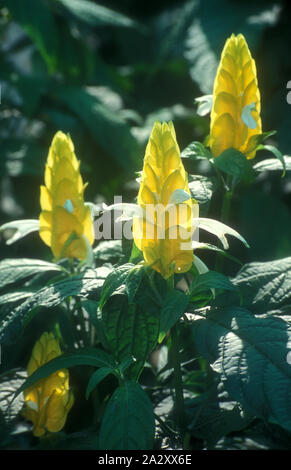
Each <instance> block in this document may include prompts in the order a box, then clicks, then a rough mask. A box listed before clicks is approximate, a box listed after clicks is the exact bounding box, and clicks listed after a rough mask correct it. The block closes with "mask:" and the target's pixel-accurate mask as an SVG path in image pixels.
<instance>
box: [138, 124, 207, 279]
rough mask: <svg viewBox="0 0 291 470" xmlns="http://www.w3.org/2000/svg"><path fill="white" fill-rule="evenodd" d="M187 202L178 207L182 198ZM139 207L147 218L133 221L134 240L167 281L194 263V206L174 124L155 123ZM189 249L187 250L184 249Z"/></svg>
mask: <svg viewBox="0 0 291 470" xmlns="http://www.w3.org/2000/svg"><path fill="white" fill-rule="evenodd" d="M181 196H182V199H183V198H184V202H182V203H179V204H178V202H177V201H178V200H179V198H181ZM187 198H188V199H187ZM138 204H139V206H140V207H141V208H142V209H143V211H144V217H141V218H134V223H133V236H134V241H135V244H136V245H137V247H138V248H139V249H140V250H141V251H142V252H143V256H144V260H145V262H146V264H147V265H149V266H151V267H152V268H153V269H155V270H156V271H158V272H159V273H161V275H162V276H163V277H164V278H165V279H166V278H168V277H170V276H171V275H172V274H173V273H183V272H186V271H188V270H189V269H190V267H191V265H192V262H193V258H194V257H193V250H192V246H191V238H192V233H193V229H192V224H191V221H192V215H193V214H192V206H195V207H196V212H197V210H198V204H196V201H194V204H193V201H191V198H190V191H189V187H188V176H187V173H186V172H185V169H184V166H183V164H182V160H181V157H180V150H179V147H178V144H177V140H176V134H175V129H174V126H173V123H172V122H170V123H169V124H167V123H163V124H161V123H159V122H156V123H155V125H154V127H153V130H152V133H151V136H150V139H149V142H148V144H147V147H146V153H145V158H144V165H143V172H142V177H141V183H140V189H139V193H138ZM185 247H186V249H185ZM187 248H188V249H187Z"/></svg>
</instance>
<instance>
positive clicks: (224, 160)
mask: <svg viewBox="0 0 291 470" xmlns="http://www.w3.org/2000/svg"><path fill="white" fill-rule="evenodd" d="M213 164H214V165H215V166H216V167H217V168H219V169H220V170H221V171H224V172H225V173H227V174H228V175H231V176H232V177H233V185H235V184H236V183H238V182H240V181H250V182H251V181H253V179H254V171H253V169H252V166H251V164H250V162H249V160H247V158H246V156H245V155H244V154H243V153H241V152H239V151H238V150H236V149H233V148H229V149H227V150H224V152H222V153H221V154H220V155H219V156H218V157H215V158H213Z"/></svg>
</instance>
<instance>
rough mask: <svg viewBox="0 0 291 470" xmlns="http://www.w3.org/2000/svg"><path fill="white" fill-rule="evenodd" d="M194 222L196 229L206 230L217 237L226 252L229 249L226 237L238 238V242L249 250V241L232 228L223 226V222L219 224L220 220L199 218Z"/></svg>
mask: <svg viewBox="0 0 291 470" xmlns="http://www.w3.org/2000/svg"><path fill="white" fill-rule="evenodd" d="M193 222H194V224H196V227H200V228H202V229H203V230H206V231H207V232H210V233H212V234H213V235H216V236H217V237H218V238H219V240H220V241H221V243H222V245H223V248H224V249H225V250H227V249H228V248H229V245H228V241H227V239H226V236H225V235H232V236H233V237H235V238H238V240H240V241H241V242H242V243H243V244H244V245H245V246H246V247H247V248H249V245H248V243H247V241H246V240H245V239H244V238H243V237H242V236H241V235H240V234H239V233H238V232H237V231H236V230H234V229H233V228H231V227H228V226H227V225H225V224H223V223H222V222H219V221H218V220H214V219H206V218H203V217H199V218H196V219H193Z"/></svg>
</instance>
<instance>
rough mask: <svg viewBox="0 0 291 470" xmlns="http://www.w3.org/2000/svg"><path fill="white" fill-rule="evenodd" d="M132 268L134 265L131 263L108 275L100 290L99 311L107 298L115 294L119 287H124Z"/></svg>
mask: <svg viewBox="0 0 291 470" xmlns="http://www.w3.org/2000/svg"><path fill="white" fill-rule="evenodd" d="M134 267H135V265H134V264H131V263H127V264H123V265H122V266H119V267H118V268H116V269H114V271H112V272H111V273H110V274H109V276H108V277H107V278H106V280H105V282H104V285H103V288H102V293H101V298H100V303H99V308H100V309H101V310H102V309H103V307H104V305H105V304H106V302H107V300H108V299H109V297H110V296H111V295H112V294H113V293H114V292H116V291H117V290H118V289H119V288H120V287H122V286H124V285H125V282H126V278H127V276H128V273H129V271H130V270H131V269H132V268H134Z"/></svg>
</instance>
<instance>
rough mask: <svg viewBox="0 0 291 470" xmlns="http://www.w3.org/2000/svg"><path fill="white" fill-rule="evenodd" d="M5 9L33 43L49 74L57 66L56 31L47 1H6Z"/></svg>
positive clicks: (49, 4)
mask: <svg viewBox="0 0 291 470" xmlns="http://www.w3.org/2000/svg"><path fill="white" fill-rule="evenodd" d="M6 7H7V8H8V10H9V11H10V13H11V14H12V16H13V18H14V20H15V21H16V22H17V23H19V24H20V25H21V26H22V27H23V28H24V30H25V31H26V32H27V34H28V35H29V36H30V37H31V39H32V40H33V41H34V42H35V44H36V46H37V47H38V49H39V52H40V53H41V55H42V57H43V58H44V60H45V61H46V63H47V66H48V69H49V71H50V72H54V70H55V68H56V65H57V54H58V31H57V27H56V23H55V20H54V16H53V15H52V12H51V2H50V1H48V0H37V2H35V1H34V0H7V1H6Z"/></svg>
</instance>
